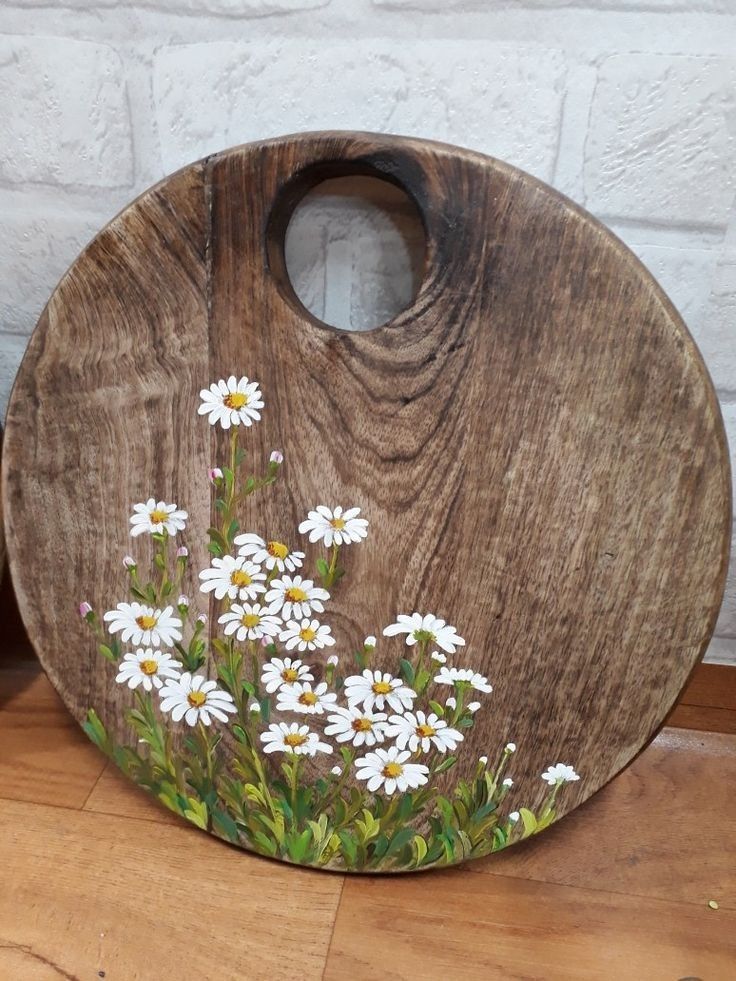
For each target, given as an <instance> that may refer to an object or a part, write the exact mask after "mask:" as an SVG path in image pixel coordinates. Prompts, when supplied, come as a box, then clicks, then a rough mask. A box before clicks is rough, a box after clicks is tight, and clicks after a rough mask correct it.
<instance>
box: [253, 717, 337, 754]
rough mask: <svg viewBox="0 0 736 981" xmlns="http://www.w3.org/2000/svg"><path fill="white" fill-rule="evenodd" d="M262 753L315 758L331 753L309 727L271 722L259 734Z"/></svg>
mask: <svg viewBox="0 0 736 981" xmlns="http://www.w3.org/2000/svg"><path fill="white" fill-rule="evenodd" d="M261 742H262V743H263V752H264V753H292V754H293V755H294V756H316V755H317V753H331V752H332V746H330V744H329V743H323V742H320V739H319V735H318V734H317V733H316V732H311V731H310V729H309V726H305V725H300V724H299V723H298V722H291V723H287V722H273V723H272V724H271V725H270V726H269V727H268V730H267V731H266V732H262V733H261Z"/></svg>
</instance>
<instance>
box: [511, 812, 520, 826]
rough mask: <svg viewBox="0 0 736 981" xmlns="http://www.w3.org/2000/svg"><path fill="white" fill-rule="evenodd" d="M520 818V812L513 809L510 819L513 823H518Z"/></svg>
mask: <svg viewBox="0 0 736 981" xmlns="http://www.w3.org/2000/svg"><path fill="white" fill-rule="evenodd" d="M518 820H519V812H518V811H512V812H511V813H510V814H509V821H511V823H512V824H516V822H517V821H518Z"/></svg>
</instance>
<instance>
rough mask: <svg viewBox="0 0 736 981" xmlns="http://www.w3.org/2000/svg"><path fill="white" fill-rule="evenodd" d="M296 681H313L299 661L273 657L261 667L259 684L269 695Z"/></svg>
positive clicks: (312, 677)
mask: <svg viewBox="0 0 736 981" xmlns="http://www.w3.org/2000/svg"><path fill="white" fill-rule="evenodd" d="M296 681H302V682H303V681H314V675H313V674H312V672H311V671H310V669H309V668H308V667H307V665H306V664H302V662H301V661H299V660H296V659H295V660H292V659H291V658H290V657H285V658H283V659H282V658H280V657H274V658H272V659H271V660H270V661H268V662H267V663H266V664H264V665H263V672H262V673H261V684H262V685H265V688H266V692H267V693H268V694H269V695H272V694H273V693H274V692H275V691H277V690H278V689H279V688H282V687H283V686H285V685H287V686H288V685H293V684H294V682H296Z"/></svg>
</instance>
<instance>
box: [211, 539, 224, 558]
mask: <svg viewBox="0 0 736 981" xmlns="http://www.w3.org/2000/svg"><path fill="white" fill-rule="evenodd" d="M207 551H208V552H211V553H212V555H216V556H217V557H218V558H219V557H220V556H221V555H224V554H225V553H224V552H223V550H222V549H221V548H220V546H219V545H218V544H217V542H210V543H209V545H208V546H207Z"/></svg>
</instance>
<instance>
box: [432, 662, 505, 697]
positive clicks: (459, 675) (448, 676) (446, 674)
mask: <svg viewBox="0 0 736 981" xmlns="http://www.w3.org/2000/svg"><path fill="white" fill-rule="evenodd" d="M434 680H435V681H436V682H437V684H438V685H468V686H469V687H470V688H474V689H475V690H476V691H483V692H485V693H486V694H488V693H489V692H492V691H493V688H492V687H491V686H490V685H489V684H488V679H487V678H484V677H483V675H482V674H478V672H477V671H473V670H472V669H471V668H448V667H443V668H440V673H439V674H436V675H435V676H434Z"/></svg>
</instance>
